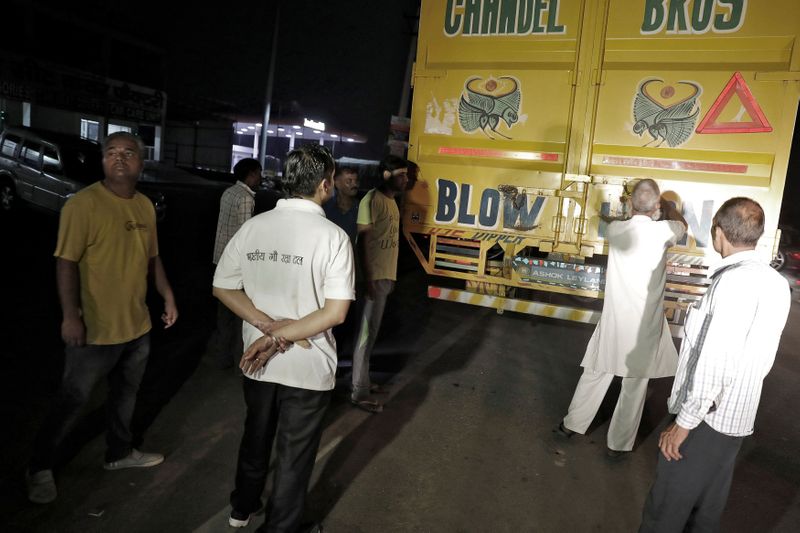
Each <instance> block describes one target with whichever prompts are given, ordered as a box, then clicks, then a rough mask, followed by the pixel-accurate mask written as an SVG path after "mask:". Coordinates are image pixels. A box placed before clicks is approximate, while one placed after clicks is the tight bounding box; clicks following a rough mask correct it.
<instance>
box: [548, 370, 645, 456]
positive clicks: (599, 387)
mask: <svg viewBox="0 0 800 533" xmlns="http://www.w3.org/2000/svg"><path fill="white" fill-rule="evenodd" d="M612 379H614V374H606V373H605V372H595V371H593V370H590V369H588V368H584V369H583V374H582V375H581V379H579V380H578V386H577V387H575V394H574V395H573V396H572V402H570V404H569V410H568V412H567V416H565V417H564V427H566V428H567V429H570V430H572V431H575V432H577V433H581V434H583V433H586V430H587V429H589V424H591V423H592V420H594V417H595V415H596V414H597V410H598V409H600V404H602V403H603V398H605V396H606V392H607V391H608V386H609V385H611V380H612ZM648 381H649V380H648V378H622V390H621V391H620V393H619V399H618V400H617V406H616V407H615V408H614V415H613V416H612V417H611V424H609V426H608V438H607V442H608V447H609V448H611V449H612V450H618V451H630V450H632V449H633V442H634V441H635V440H636V432H637V431H638V429H639V422H640V421H641V420H642V411H643V410H644V400H645V397H646V396H647V382H648Z"/></svg>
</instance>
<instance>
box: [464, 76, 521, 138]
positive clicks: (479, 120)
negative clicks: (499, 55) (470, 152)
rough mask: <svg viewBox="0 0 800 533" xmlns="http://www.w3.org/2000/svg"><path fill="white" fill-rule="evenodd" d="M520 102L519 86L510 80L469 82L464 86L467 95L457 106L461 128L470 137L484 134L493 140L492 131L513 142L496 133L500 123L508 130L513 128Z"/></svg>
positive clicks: (507, 77)
mask: <svg viewBox="0 0 800 533" xmlns="http://www.w3.org/2000/svg"><path fill="white" fill-rule="evenodd" d="M520 100H521V93H520V90H519V82H518V81H517V80H516V79H514V78H512V77H510V76H502V77H500V78H492V77H489V78H488V79H483V78H479V77H474V78H470V79H469V80H467V82H466V83H465V84H464V93H463V94H462V95H461V100H460V101H459V102H458V121H459V124H461V128H462V129H463V130H464V131H465V132H467V133H472V132H474V131H476V130H481V131H483V133H484V134H485V135H486V136H487V137H489V138H490V139H494V137H492V135H491V134H490V133H489V131H490V132H492V133H493V134H495V135H499V136H501V137H504V138H506V139H510V137H508V136H506V135H504V134H502V133H500V132H499V131H497V128H498V126H500V121H501V120H502V121H503V122H504V123H505V125H506V127H507V128H511V126H513V125H514V124H515V123H516V122H517V121H518V120H519V107H520ZM487 130H488V131H487Z"/></svg>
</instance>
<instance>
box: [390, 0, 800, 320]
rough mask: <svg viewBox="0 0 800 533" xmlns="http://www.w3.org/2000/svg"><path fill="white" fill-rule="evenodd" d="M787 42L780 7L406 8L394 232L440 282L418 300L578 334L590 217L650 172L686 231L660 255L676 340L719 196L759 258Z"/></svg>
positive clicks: (781, 143) (770, 217)
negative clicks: (755, 217)
mask: <svg viewBox="0 0 800 533" xmlns="http://www.w3.org/2000/svg"><path fill="white" fill-rule="evenodd" d="M798 37H800V2H798V1H797V0H422V7H421V12H420V26H419V44H418V50H417V59H416V64H415V69H414V74H413V84H414V93H413V107H412V114H411V131H410V134H409V152H408V154H409V155H408V157H409V159H410V160H412V161H414V162H416V163H417V164H418V165H419V168H420V177H419V179H418V181H417V183H416V184H415V185H414V187H413V188H412V189H411V190H410V191H408V193H407V195H406V198H405V200H404V210H403V232H404V234H405V237H406V239H407V240H408V242H409V244H410V245H411V247H412V249H413V251H414V253H415V254H416V256H417V258H418V259H419V261H420V263H421V264H422V265H423V267H424V268H425V271H426V272H427V273H428V274H431V275H436V276H442V277H443V278H442V283H439V284H437V285H436V286H433V285H432V286H429V288H428V294H429V296H430V297H432V298H440V299H445V300H452V301H460V302H464V303H468V304H473V305H482V306H487V307H493V308H496V309H497V310H498V312H502V311H504V310H509V311H517V312H523V313H531V314H537V315H543V316H551V317H558V318H564V319H570V320H576V321H583V322H590V323H593V322H596V321H597V319H598V318H599V309H600V305H598V303H597V302H599V301H600V300H599V299H601V298H602V296H603V287H604V269H605V265H606V254H607V251H608V249H607V244H606V241H605V239H604V235H605V231H606V227H607V226H606V223H605V222H604V221H603V220H602V218H601V216H600V215H601V214H607V215H610V216H624V215H625V213H626V209H627V208H626V205H627V204H626V202H625V197H626V194H627V193H628V192H629V190H630V187H631V185H632V184H633V183H635V181H636V180H637V179H640V178H644V177H650V178H654V179H656V180H657V181H658V183H659V185H660V187H661V189H662V192H663V193H664V196H665V197H667V198H669V199H670V200H671V201H673V202H674V203H675V204H676V206H678V208H679V209H680V210H681V211H682V213H683V215H684V217H685V218H686V220H687V222H688V224H689V231H688V235H687V237H685V238H684V240H683V241H682V242H679V243H678V245H677V246H675V247H674V248H672V249H671V250H670V253H669V256H668V261H669V264H668V285H667V291H666V297H665V299H666V309H667V315H668V319H669V321H670V324H671V325H672V326H673V333H676V334H677V333H678V331H679V328H678V326H679V325H680V324H681V323H682V320H683V315H684V311H685V309H686V307H687V305H688V303H689V302H691V301H692V300H693V299H696V298H699V296H700V295H701V294H702V293H703V292H704V290H705V286H706V283H707V278H706V269H707V267H708V266H709V265H711V264H713V262H714V261H717V260H718V256H717V255H716V254H715V252H714V251H713V248H712V246H711V243H710V237H709V236H710V227H711V218H712V215H713V213H714V212H715V210H716V209H717V207H719V205H720V204H721V203H722V202H723V201H725V200H726V199H728V198H730V197H733V196H749V197H751V198H754V199H755V200H757V201H758V202H759V203H760V204H761V205H762V206H763V207H764V210H765V212H766V231H765V234H764V237H763V238H762V240H761V241H760V242H759V248H758V249H759V250H761V251H762V253H763V255H764V256H765V257H767V258H769V257H771V254H773V253H774V251H775V250H776V249H777V244H778V238H779V235H778V216H779V213H780V207H781V201H782V195H783V189H784V183H785V180H786V172H787V165H788V161H789V152H790V148H791V143H792V134H793V132H794V127H795V118H796V115H797V108H798V99H800V43H798ZM446 278H449V280H448V279H446Z"/></svg>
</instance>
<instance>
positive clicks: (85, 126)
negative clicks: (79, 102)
mask: <svg viewBox="0 0 800 533" xmlns="http://www.w3.org/2000/svg"><path fill="white" fill-rule="evenodd" d="M81 137H83V138H84V139H91V140H93V141H99V140H100V123H99V122H97V121H96V120H89V119H86V118H82V119H81Z"/></svg>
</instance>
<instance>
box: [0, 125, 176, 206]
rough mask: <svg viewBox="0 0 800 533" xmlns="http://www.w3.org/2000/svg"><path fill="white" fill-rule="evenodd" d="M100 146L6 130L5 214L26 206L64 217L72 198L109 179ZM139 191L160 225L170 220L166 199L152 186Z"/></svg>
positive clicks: (2, 140) (0, 164)
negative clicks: (154, 212) (144, 196)
mask: <svg viewBox="0 0 800 533" xmlns="http://www.w3.org/2000/svg"><path fill="white" fill-rule="evenodd" d="M102 160H103V154H102V150H101V148H100V143H98V142H95V141H91V140H88V139H83V138H81V137H79V136H77V135H69V134H65V133H58V132H52V131H46V130H41V129H34V128H27V127H6V128H5V129H4V130H3V132H2V133H0V209H2V210H4V211H10V210H11V209H13V208H14V207H15V206H16V204H17V203H19V202H20V201H24V202H27V203H29V204H32V205H35V206H38V207H41V208H44V209H48V210H50V211H60V210H61V208H62V207H63V206H64V203H65V202H66V201H67V200H68V199H69V197H70V196H72V195H73V194H75V193H76V192H78V191H79V190H81V189H82V188H84V187H86V186H87V185H90V184H91V183H94V182H95V181H98V180H100V179H103V165H102ZM137 189H138V190H139V191H140V192H141V193H143V194H145V195H147V197H148V198H150V201H152V202H153V205H154V207H155V209H156V218H157V219H158V220H159V221H160V220H163V219H164V217H165V216H166V211H167V204H166V199H165V197H164V194H163V193H162V192H160V191H159V190H158V189H157V188H156V187H154V185H153V184H152V183H140V184H139V185H137Z"/></svg>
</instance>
